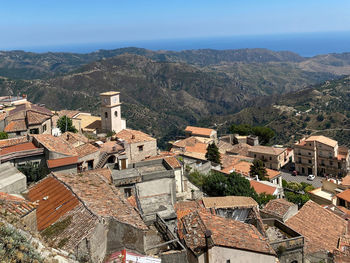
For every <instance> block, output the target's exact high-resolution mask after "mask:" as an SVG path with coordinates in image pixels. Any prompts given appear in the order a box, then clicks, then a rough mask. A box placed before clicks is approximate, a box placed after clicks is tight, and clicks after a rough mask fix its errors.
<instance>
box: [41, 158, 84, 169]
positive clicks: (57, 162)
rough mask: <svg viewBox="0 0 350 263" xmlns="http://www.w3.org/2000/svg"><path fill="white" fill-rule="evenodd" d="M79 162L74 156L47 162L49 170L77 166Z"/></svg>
mask: <svg viewBox="0 0 350 263" xmlns="http://www.w3.org/2000/svg"><path fill="white" fill-rule="evenodd" d="M77 162H78V157H77V156H72V157H65V158H59V159H52V160H47V167H48V168H50V169H51V168H56V167H62V166H67V165H71V164H76V163H77Z"/></svg>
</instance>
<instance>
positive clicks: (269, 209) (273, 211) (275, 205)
mask: <svg viewBox="0 0 350 263" xmlns="http://www.w3.org/2000/svg"><path fill="white" fill-rule="evenodd" d="M294 206H296V204H293V203H291V202H288V201H287V200H285V199H273V200H270V201H269V202H268V203H267V204H266V206H265V207H264V208H263V209H262V211H263V212H265V213H267V214H270V215H275V216H278V217H284V215H285V214H286V213H287V212H288V210H289V209H290V208H291V207H294Z"/></svg>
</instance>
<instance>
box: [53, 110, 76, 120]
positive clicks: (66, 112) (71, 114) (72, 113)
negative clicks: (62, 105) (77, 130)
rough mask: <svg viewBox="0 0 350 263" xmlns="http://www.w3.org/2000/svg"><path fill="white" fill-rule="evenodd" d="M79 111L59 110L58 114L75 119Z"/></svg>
mask: <svg viewBox="0 0 350 263" xmlns="http://www.w3.org/2000/svg"><path fill="white" fill-rule="evenodd" d="M79 113H80V111H77V110H60V111H58V112H57V115H58V116H59V117H63V116H67V117H68V118H70V119H73V118H74V117H76V115H78V114H79Z"/></svg>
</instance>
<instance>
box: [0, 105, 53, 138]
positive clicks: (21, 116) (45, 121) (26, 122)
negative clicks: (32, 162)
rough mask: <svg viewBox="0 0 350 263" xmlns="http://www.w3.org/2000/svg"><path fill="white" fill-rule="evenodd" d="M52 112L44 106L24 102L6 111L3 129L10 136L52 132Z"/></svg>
mask: <svg viewBox="0 0 350 263" xmlns="http://www.w3.org/2000/svg"><path fill="white" fill-rule="evenodd" d="M52 116H53V114H52V112H51V111H50V110H48V109H46V108H45V107H43V106H39V105H35V104H31V103H28V102H27V103H24V104H20V105H17V106H16V107H15V108H14V109H13V110H10V111H8V113H6V117H5V118H4V119H3V120H2V122H3V123H2V124H0V126H3V127H4V128H3V131H4V132H6V133H7V134H8V136H9V138H13V137H18V136H23V135H28V134H51V129H52V123H51V117H52Z"/></svg>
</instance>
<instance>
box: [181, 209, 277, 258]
mask: <svg viewBox="0 0 350 263" xmlns="http://www.w3.org/2000/svg"><path fill="white" fill-rule="evenodd" d="M206 230H210V231H211V233H212V235H211V239H212V241H213V245H214V246H223V247H229V248H237V249H240V250H246V251H252V252H258V253H263V254H269V255H275V252H274V250H273V248H272V247H271V246H270V244H269V242H268V240H267V239H266V238H264V237H263V236H262V235H261V234H260V232H259V231H258V230H257V229H256V227H254V226H253V225H250V224H246V223H242V222H239V221H236V220H232V219H227V218H223V217H219V216H215V215H212V214H210V213H205V212H192V213H190V214H188V215H186V216H184V217H183V218H182V219H181V225H180V229H179V232H180V231H182V233H183V236H184V240H185V243H186V246H187V247H188V248H189V249H191V250H192V252H194V253H195V254H201V252H203V250H204V249H205V247H206V242H205V232H206Z"/></svg>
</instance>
